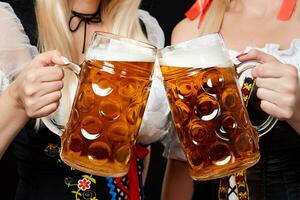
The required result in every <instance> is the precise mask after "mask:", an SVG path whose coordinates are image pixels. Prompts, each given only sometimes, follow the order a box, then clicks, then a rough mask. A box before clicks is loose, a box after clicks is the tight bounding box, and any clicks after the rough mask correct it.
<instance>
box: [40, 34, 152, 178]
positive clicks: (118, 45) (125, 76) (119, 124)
mask: <svg viewBox="0 0 300 200" xmlns="http://www.w3.org/2000/svg"><path fill="white" fill-rule="evenodd" d="M155 57H156V48H155V47H153V46H151V45H149V44H146V43H142V42H138V41H135V40H132V39H128V38H124V37H120V36H116V35H113V34H109V33H101V32H97V33H95V34H94V36H93V40H92V42H91V45H90V47H89V49H88V50H87V53H86V56H85V61H84V62H83V64H82V65H81V69H80V68H79V67H78V66H77V67H76V65H74V64H73V65H70V67H69V68H71V69H72V70H74V71H75V73H77V74H78V73H79V71H80V74H79V75H78V76H79V77H78V78H79V83H78V87H77V91H76V95H75V100H74V102H73V106H72V110H71V114H70V116H69V120H68V122H67V124H66V125H65V127H63V128H64V130H63V131H62V129H59V128H58V127H57V126H56V125H55V123H53V121H55V119H51V118H50V117H46V118H43V119H42V120H43V121H44V123H45V125H46V126H47V127H48V128H49V129H50V130H52V131H53V132H55V133H57V134H58V135H60V136H62V137H61V152H60V156H61V159H62V160H63V161H64V162H65V163H67V164H68V165H69V166H71V167H73V168H75V169H78V170H81V171H83V172H86V173H91V174H95V175H99V176H109V177H120V176H123V175H125V174H126V173H127V172H128V168H129V159H130V156H131V152H132V147H133V146H134V145H135V142H136V138H137V134H138V130H139V127H140V125H141V121H142V117H143V113H144V109H145V106H146V102H147V98H148V94H149V90H150V86H151V75H152V71H153V65H154V61H155Z"/></svg>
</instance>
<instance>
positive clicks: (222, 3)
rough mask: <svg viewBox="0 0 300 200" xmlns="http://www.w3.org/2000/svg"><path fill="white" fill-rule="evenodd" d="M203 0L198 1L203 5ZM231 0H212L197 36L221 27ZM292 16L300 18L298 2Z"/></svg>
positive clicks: (299, 3)
mask: <svg viewBox="0 0 300 200" xmlns="http://www.w3.org/2000/svg"><path fill="white" fill-rule="evenodd" d="M204 1H205V0H199V3H201V4H203V2H204ZM231 1H232V0H213V1H212V3H211V5H210V7H209V9H208V10H207V13H206V16H205V18H204V21H203V22H202V24H201V27H200V29H199V34H200V36H201V35H206V34H209V33H213V32H218V31H219V30H220V28H221V26H222V21H223V17H224V14H225V12H226V10H227V9H228V7H229V4H230V2H231ZM293 15H294V16H295V17H297V18H299V17H300V1H297V4H296V8H295V11H294V13H293Z"/></svg>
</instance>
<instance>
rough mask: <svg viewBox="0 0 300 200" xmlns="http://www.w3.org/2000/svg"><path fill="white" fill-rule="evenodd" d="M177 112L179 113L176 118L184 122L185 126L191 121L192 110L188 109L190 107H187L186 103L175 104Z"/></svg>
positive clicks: (179, 101) (178, 101)
mask: <svg viewBox="0 0 300 200" xmlns="http://www.w3.org/2000/svg"><path fill="white" fill-rule="evenodd" d="M175 112H176V113H177V114H176V116H178V117H177V118H178V119H179V120H180V121H182V122H183V124H186V123H188V121H189V120H190V115H191V110H190V108H189V107H188V105H186V104H185V103H183V102H182V101H181V100H177V101H176V102H175Z"/></svg>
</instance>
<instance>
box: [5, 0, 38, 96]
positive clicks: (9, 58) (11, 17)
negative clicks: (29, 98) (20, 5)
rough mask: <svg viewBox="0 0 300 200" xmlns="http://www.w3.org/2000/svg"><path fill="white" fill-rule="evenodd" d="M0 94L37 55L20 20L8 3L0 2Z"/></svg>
mask: <svg viewBox="0 0 300 200" xmlns="http://www.w3.org/2000/svg"><path fill="white" fill-rule="evenodd" d="M0 27H1V31H0V94H1V92H2V91H3V90H4V89H5V88H6V87H7V86H8V85H9V83H10V82H11V81H12V80H13V79H14V78H15V77H16V75H17V74H18V73H19V72H20V71H21V70H22V68H23V67H24V66H26V64H28V63H29V62H30V61H31V59H32V58H33V57H34V56H35V55H37V53H38V52H37V49H36V47H34V46H32V45H30V43H29V39H28V37H27V36H26V35H25V33H24V29H23V26H22V25H21V22H20V20H19V19H18V18H17V17H16V15H15V14H14V11H13V10H12V8H11V7H10V6H9V4H7V3H2V2H0Z"/></svg>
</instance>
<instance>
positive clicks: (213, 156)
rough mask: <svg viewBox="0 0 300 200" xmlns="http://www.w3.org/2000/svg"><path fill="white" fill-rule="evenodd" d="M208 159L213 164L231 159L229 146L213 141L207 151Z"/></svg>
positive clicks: (220, 163) (223, 163) (223, 162)
mask: <svg viewBox="0 0 300 200" xmlns="http://www.w3.org/2000/svg"><path fill="white" fill-rule="evenodd" d="M208 155H209V159H210V160H211V162H212V163H213V164H215V165H218V166H221V165H226V164H227V163H229V162H230V161H231V158H232V153H231V151H230V148H229V146H228V145H227V144H226V143H223V142H215V143H214V144H212V145H211V146H210V148H209V151H208Z"/></svg>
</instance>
